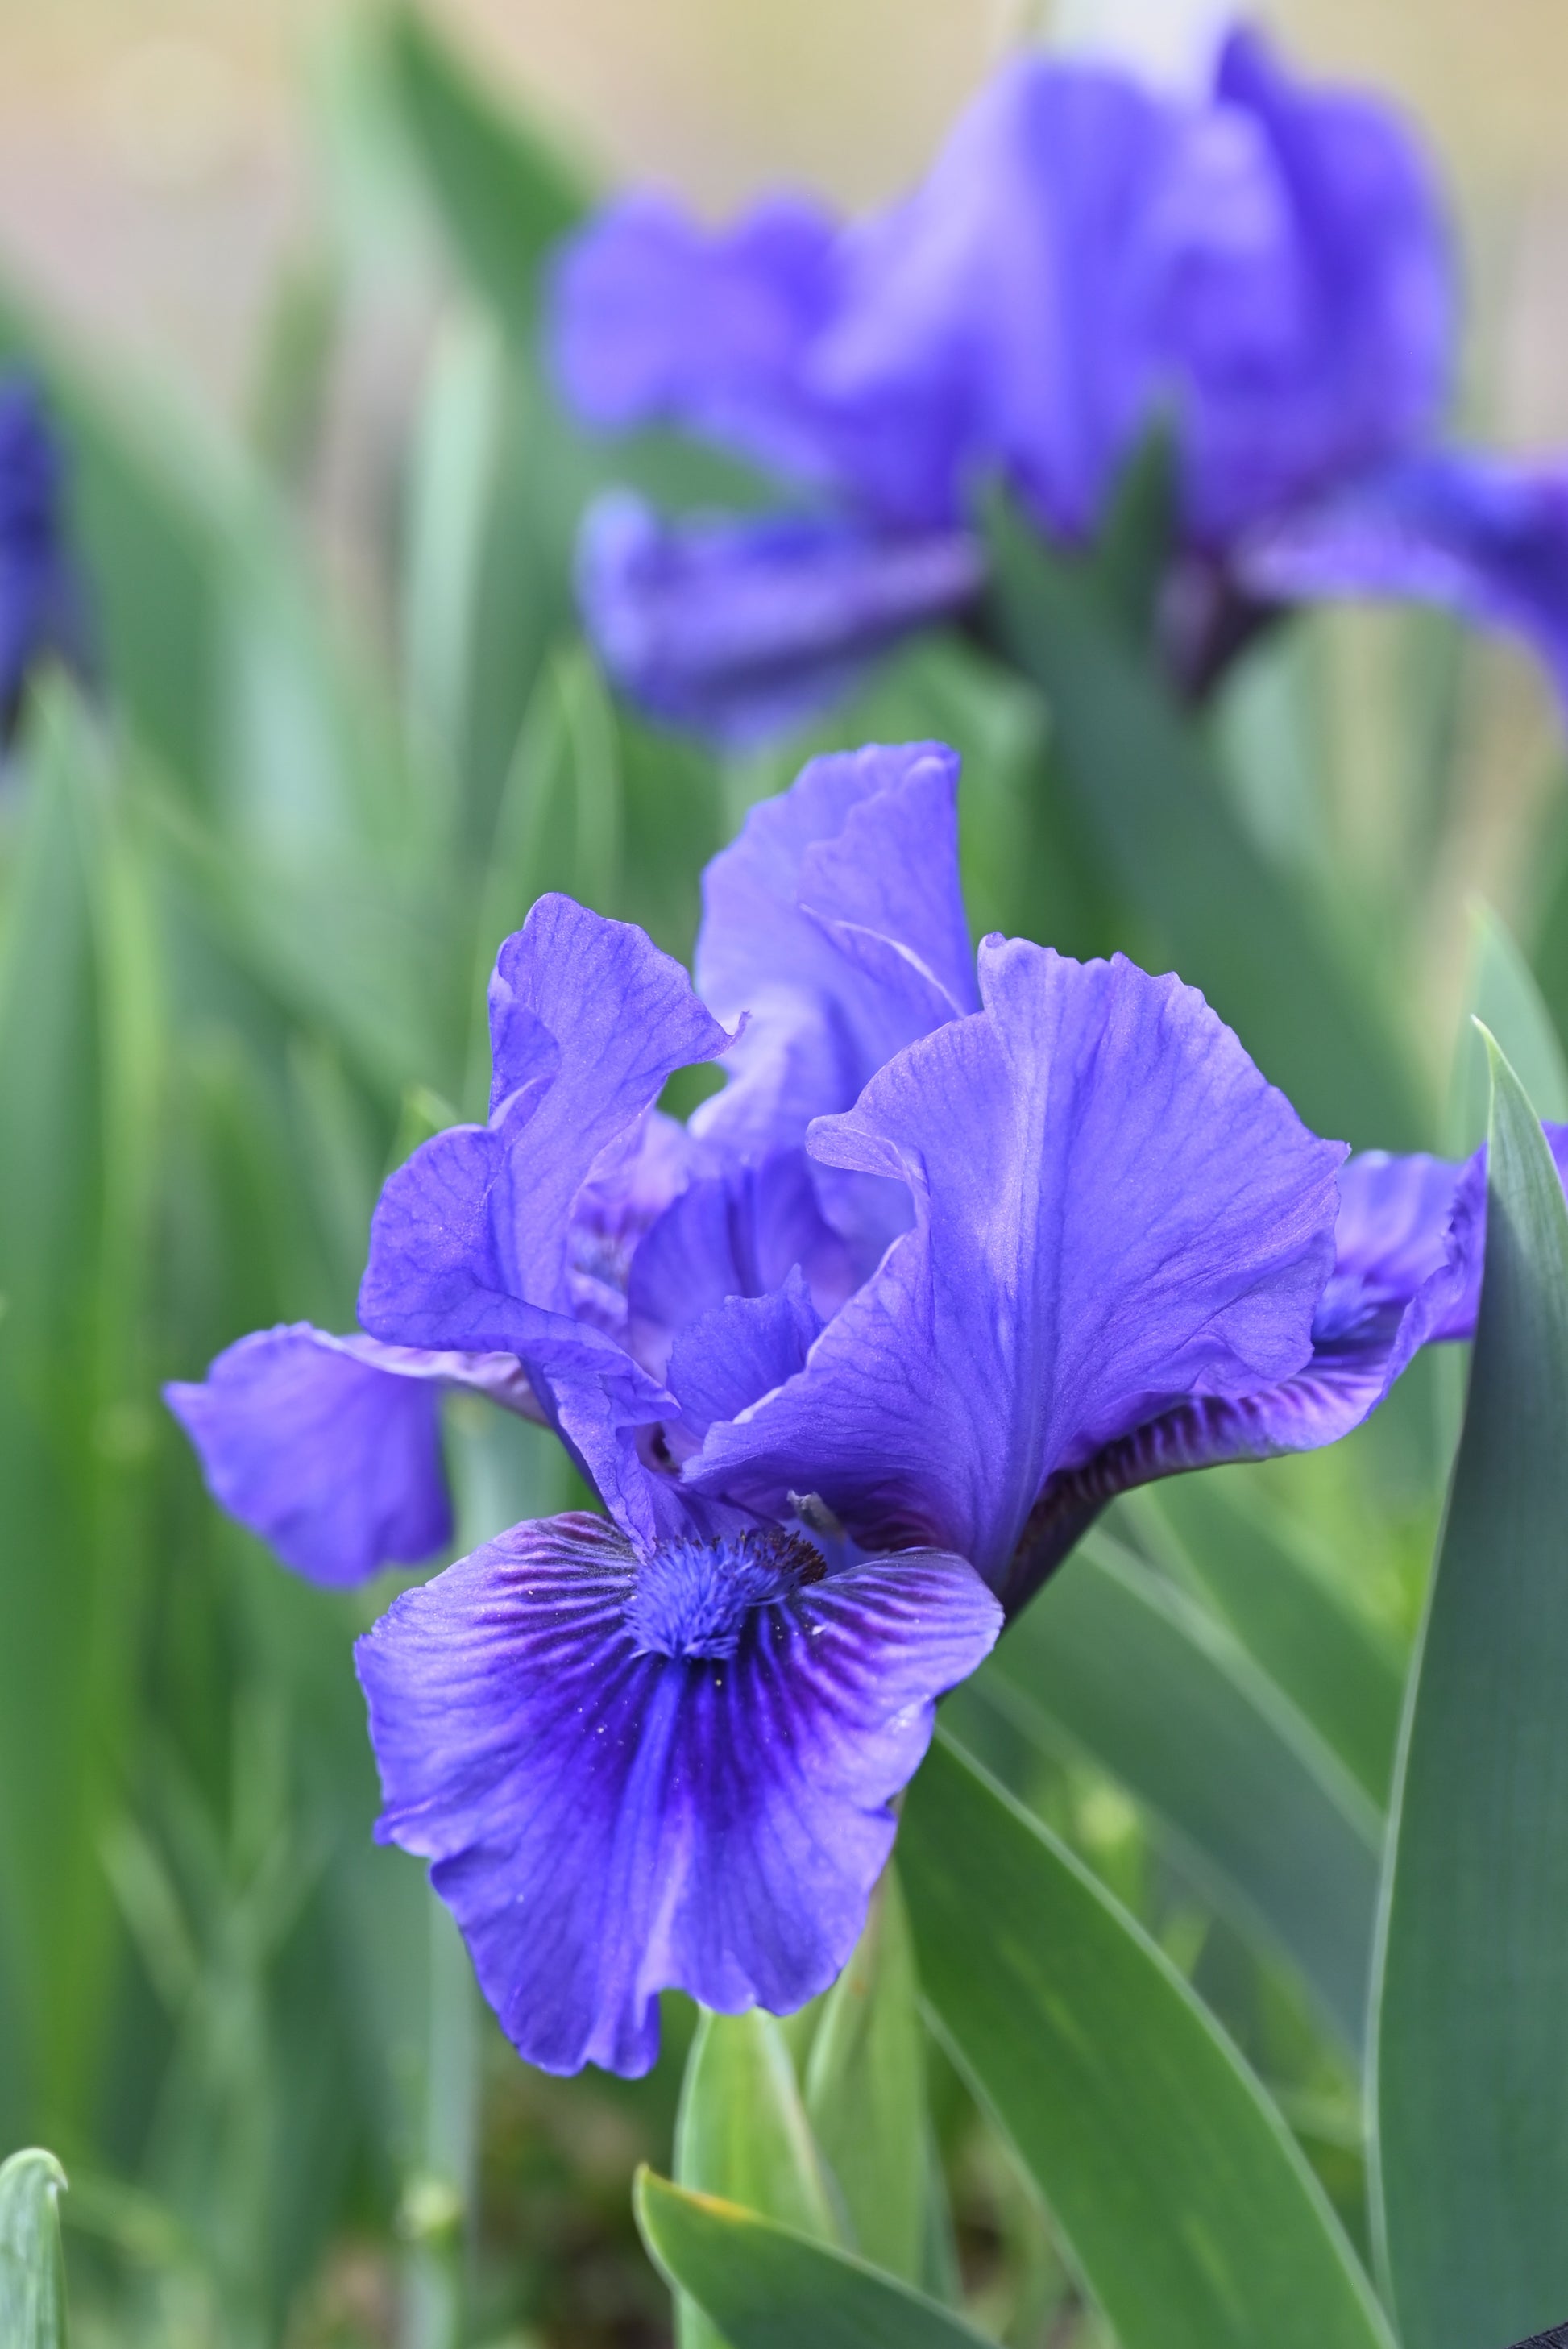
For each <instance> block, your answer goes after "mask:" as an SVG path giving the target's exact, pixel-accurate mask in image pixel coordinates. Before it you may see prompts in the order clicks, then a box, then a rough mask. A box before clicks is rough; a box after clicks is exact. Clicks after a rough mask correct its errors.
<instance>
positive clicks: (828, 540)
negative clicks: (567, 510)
mask: <svg viewBox="0 0 1568 2349" xmlns="http://www.w3.org/2000/svg"><path fill="white" fill-rule="evenodd" d="M576 570H577V597H578V603H579V605H580V607H581V610H582V614H583V626H584V627H585V628H586V630H587V633H588V636H589V637H590V638H591V640H592V642H593V647H594V650H595V651H596V653H597V654H598V656H599V658H600V660H601V661H602V662H603V666H604V668H605V669H606V671H607V672H608V674H609V675H610V676H611V677H612V678H614V681H615V683H616V684H617V685H618V686H619V687H620V688H621V689H622V690H623V692H624V693H625V694H626V695H627V696H628V697H629V698H631V699H632V700H633V701H634V702H636V703H637V704H638V705H639V707H640V708H642V709H645V710H647V711H648V712H649V713H650V714H651V715H652V716H654V717H655V718H659V719H665V721H666V722H667V723H668V724H670V725H672V726H681V727H687V728H690V729H691V730H693V731H694V732H696V733H698V734H702V735H706V736H707V738H708V739H709V740H713V741H715V742H718V743H722V744H725V745H728V746H731V747H735V748H741V747H744V746H745V745H747V744H748V743H753V742H760V741H765V740H769V739H770V738H772V737H776V736H778V735H780V734H786V733H788V732H789V730H791V728H793V727H796V726H799V725H800V724H802V723H803V722H804V721H805V720H806V719H808V718H810V717H811V716H813V715H814V714H815V713H816V712H818V711H820V710H821V709H826V708H828V707H829V706H830V704H831V703H833V702H834V701H836V700H840V699H841V698H843V696H844V695H845V694H846V693H847V692H848V691H849V689H850V688H851V686H853V685H854V684H855V683H856V682H857V680H858V679H859V678H861V676H862V675H864V673H865V672H866V670H867V669H868V668H869V667H870V666H871V664H872V662H873V661H875V660H877V659H879V658H880V657H882V654H884V653H885V652H887V651H888V650H889V649H890V647H892V646H893V645H894V644H896V643H897V642H898V641H899V640H900V639H901V638H902V637H903V636H908V635H909V634H911V633H912V631H913V630H914V629H917V628H923V627H929V626H932V625H933V624H934V623H935V622H937V621H941V620H945V619H949V618H951V617H952V616H954V614H955V613H957V612H959V611H961V610H962V609H963V608H964V606H965V605H967V604H970V603H972V602H973V601H974V599H975V595H977V594H978V592H979V589H980V585H981V581H982V576H983V566H982V561H981V554H980V549H979V545H978V543H977V542H976V540H975V538H973V537H972V536H971V535H970V533H968V532H966V531H964V530H960V529H957V528H953V527H948V528H944V529H940V530H925V531H913V530H893V529H890V528H887V527H885V526H880V525H874V524H872V523H865V522H861V521H858V520H853V519H851V518H849V517H847V516H842V515H829V514H787V515H769V516H768V517H766V518H765V519H763V520H760V521H758V520H751V519H744V518H743V519H732V518H727V517H717V518H715V517H698V518H696V519H694V520H686V521H681V522H676V523H665V522H663V521H661V520H660V518H659V516H658V515H657V514H656V513H655V512H654V510H653V509H652V507H650V506H648V505H646V504H645V502H644V501H643V500H642V499H641V498H638V497H634V496H633V495H632V493H631V492H627V491H618V492H614V493H613V494H611V495H608V496H606V497H604V498H602V499H601V500H600V501H599V502H597V503H596V504H595V505H593V507H591V508H590V510H589V512H588V513H587V514H586V516H585V517H584V519H583V528H582V533H581V535H580V537H579V540H578V547H577V564H576Z"/></svg>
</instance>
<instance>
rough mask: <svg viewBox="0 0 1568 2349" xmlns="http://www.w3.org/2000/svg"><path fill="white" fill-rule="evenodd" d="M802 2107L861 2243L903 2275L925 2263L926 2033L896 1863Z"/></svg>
mask: <svg viewBox="0 0 1568 2349" xmlns="http://www.w3.org/2000/svg"><path fill="white" fill-rule="evenodd" d="M806 2114H807V2117H808V2119H809V2120H810V2124H811V2128H812V2131H813V2133H814V2135H815V2137H816V2140H817V2143H818V2144H819V2146H820V2147H821V2149H822V2154H823V2157H824V2158H825V2159H826V2161H827V2163H828V2165H829V2167H830V2169H831V2171H832V2173H833V2176H834V2178H836V2179H837V2181H838V2184H839V2189H840V2191H841V2193H842V2195H843V2198H844V2201H845V2204H846V2206H847V2208H848V2210H849V2215H850V2224H851V2229H852V2230H853V2240H854V2244H855V2248H856V2249H857V2251H861V2252H862V2253H863V2254H864V2256H865V2257H866V2258H867V2259H868V2260H871V2261H874V2262H875V2264H876V2265H877V2266H878V2267H879V2268H886V2269H887V2270H888V2271H890V2273H892V2274H893V2275H899V2276H903V2278H904V2279H905V2281H906V2282H910V2283H918V2282H919V2281H920V2279H921V2277H922V2276H923V2273H924V2271H925V2255H924V2239H925V2224H926V2209H927V2204H928V2199H929V2187H930V2180H929V2163H928V2160H927V2154H926V2113H925V2039H924V2025H923V2023H922V2022H921V2019H920V2010H919V2005H918V2002H917V1994H916V1983H915V1975H914V1952H913V1949H912V1948H911V1946H910V1939H909V1919H908V1917H907V1916H906V1915H905V1913H904V1906H903V1894H902V1893H901V1892H900V1890H899V1886H898V1878H897V1876H896V1874H895V1873H894V1871H893V1869H892V1868H891V1867H890V1868H888V1870H887V1872H886V1874H885V1875H884V1876H883V1878H882V1882H881V1883H880V1884H879V1885H878V1887H877V1889H876V1891H875V1892H874V1893H873V1894H872V1905H871V1910H870V1913H869V1914H868V1916H867V1918H866V1922H865V1929H864V1930H863V1931H862V1933H861V1938H860V1940H859V1941H858V1942H857V1943H856V1945H855V1949H854V1951H853V1954H852V1955H851V1959H850V1961H849V1964H848V1965H847V1966H846V1967H845V1968H844V1970H843V1971H842V1973H841V1975H840V1976H839V1979H838V1981H837V1982H835V1983H834V1984H833V1987H832V1989H831V1990H830V1992H828V1995H827V1998H826V1999H825V2000H824V2002H823V2004H822V2012H821V2017H820V2021H819V2023H818V2025H817V2030H816V2033H815V2036H814V2037H813V2039H812V2042H811V2054H810V2062H809V2064H808V2065H807V2068H806Z"/></svg>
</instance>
